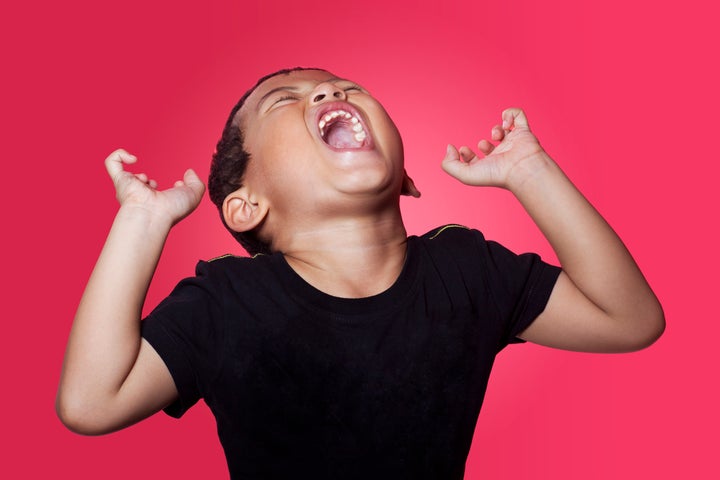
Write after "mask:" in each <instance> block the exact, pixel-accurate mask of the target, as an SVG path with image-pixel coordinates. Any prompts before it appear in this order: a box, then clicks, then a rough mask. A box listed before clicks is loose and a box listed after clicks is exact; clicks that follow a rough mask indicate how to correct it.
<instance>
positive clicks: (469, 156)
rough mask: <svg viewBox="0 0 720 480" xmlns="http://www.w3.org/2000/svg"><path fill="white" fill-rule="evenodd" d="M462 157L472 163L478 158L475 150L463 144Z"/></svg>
mask: <svg viewBox="0 0 720 480" xmlns="http://www.w3.org/2000/svg"><path fill="white" fill-rule="evenodd" d="M459 152H460V157H461V158H462V159H463V161H465V163H470V162H471V161H473V160H474V159H475V158H477V155H475V152H473V151H472V150H471V149H470V148H469V147H466V146H465V145H463V146H462V147H460V150H459Z"/></svg>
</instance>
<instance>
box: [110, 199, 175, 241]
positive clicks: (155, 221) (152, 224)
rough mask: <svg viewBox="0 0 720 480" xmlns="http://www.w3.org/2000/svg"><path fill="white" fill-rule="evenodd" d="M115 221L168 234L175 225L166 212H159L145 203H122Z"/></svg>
mask: <svg viewBox="0 0 720 480" xmlns="http://www.w3.org/2000/svg"><path fill="white" fill-rule="evenodd" d="M115 221H116V222H120V223H123V224H129V225H132V226H134V227H135V228H139V229H142V230H144V231H146V232H147V233H153V232H157V233H160V234H163V235H164V234H167V232H169V231H170V228H172V226H173V221H172V218H170V216H169V215H167V214H165V213H164V212H157V211H155V210H152V209H150V208H147V207H146V206H144V205H121V206H120V209H119V210H118V212H117V215H116V216H115Z"/></svg>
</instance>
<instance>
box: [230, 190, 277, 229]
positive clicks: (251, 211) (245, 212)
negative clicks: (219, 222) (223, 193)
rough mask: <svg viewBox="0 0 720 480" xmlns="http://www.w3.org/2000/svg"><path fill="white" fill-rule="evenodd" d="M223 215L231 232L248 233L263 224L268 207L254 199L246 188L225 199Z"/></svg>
mask: <svg viewBox="0 0 720 480" xmlns="http://www.w3.org/2000/svg"><path fill="white" fill-rule="evenodd" d="M222 213H223V218H224V219H225V223H226V224H227V225H228V227H230V229H231V230H233V231H235V232H248V231H250V230H252V229H253V228H255V227H257V226H258V225H260V223H262V221H263V220H264V219H265V216H266V215H267V207H266V206H265V205H264V202H258V201H257V199H255V198H253V196H252V195H251V194H250V193H249V192H248V190H247V188H246V187H241V188H239V189H237V190H235V191H234V192H232V193H231V194H229V195H228V196H227V197H225V200H224V201H223V206H222Z"/></svg>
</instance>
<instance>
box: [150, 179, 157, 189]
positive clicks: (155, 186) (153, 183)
mask: <svg viewBox="0 0 720 480" xmlns="http://www.w3.org/2000/svg"><path fill="white" fill-rule="evenodd" d="M148 185H150V187H151V188H155V189H156V188H157V185H158V184H157V182H156V181H155V180H150V181H149V182H148Z"/></svg>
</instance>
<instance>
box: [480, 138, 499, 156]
mask: <svg viewBox="0 0 720 480" xmlns="http://www.w3.org/2000/svg"><path fill="white" fill-rule="evenodd" d="M477 146H478V150H480V151H481V152H482V154H483V155H485V156H488V155H490V154H491V153H492V152H493V150H495V145H493V144H492V143H490V142H488V141H487V140H485V139H482V140H480V141H479V142H478V145H477Z"/></svg>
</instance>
